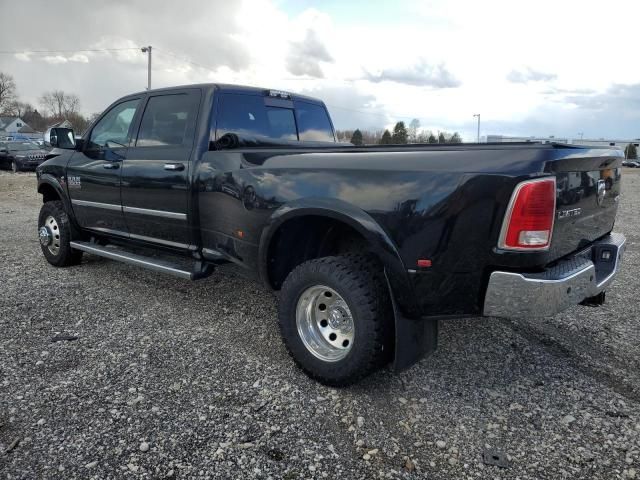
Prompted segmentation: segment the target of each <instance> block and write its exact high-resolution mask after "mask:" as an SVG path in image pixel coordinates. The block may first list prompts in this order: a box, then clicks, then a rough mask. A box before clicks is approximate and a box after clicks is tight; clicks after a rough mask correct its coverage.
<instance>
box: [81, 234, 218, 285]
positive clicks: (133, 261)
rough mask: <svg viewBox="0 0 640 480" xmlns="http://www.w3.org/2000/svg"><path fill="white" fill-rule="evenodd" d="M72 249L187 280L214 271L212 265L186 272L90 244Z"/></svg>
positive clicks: (137, 256)
mask: <svg viewBox="0 0 640 480" xmlns="http://www.w3.org/2000/svg"><path fill="white" fill-rule="evenodd" d="M71 248H74V249H76V250H82V251H83V252H87V253H91V254H93V255H98V256H100V257H104V258H108V259H110V260H116V261H118V262H123V263H128V264H129V265H135V266H137V267H142V268H146V269H148V270H154V271H156V272H161V273H166V274H169V275H173V276H174V277H179V278H184V279H185V280H198V279H200V278H204V277H207V276H209V275H210V274H211V272H212V271H213V266H212V265H203V266H202V268H200V269H195V270H186V269H185V268H184V267H183V266H181V265H178V264H175V263H171V262H168V261H165V260H162V259H158V258H155V257H145V256H143V255H137V254H135V253H130V252H125V251H123V250H117V249H114V248H107V247H103V246H101V245H97V244H95V243H90V242H78V241H74V242H71Z"/></svg>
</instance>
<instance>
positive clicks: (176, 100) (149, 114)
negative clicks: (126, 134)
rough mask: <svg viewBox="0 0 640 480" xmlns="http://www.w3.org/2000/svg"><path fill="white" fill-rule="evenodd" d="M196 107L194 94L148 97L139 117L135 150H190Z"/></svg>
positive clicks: (198, 100) (197, 99) (197, 101)
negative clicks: (140, 120) (171, 148)
mask: <svg viewBox="0 0 640 480" xmlns="http://www.w3.org/2000/svg"><path fill="white" fill-rule="evenodd" d="M199 103H200V98H199V95H197V94H195V93H191V94H187V93H185V94H177V95H176V94H174V95H161V96H156V97H151V98H150V99H149V101H148V102H147V106H146V108H145V109H144V114H143V115H142V122H141V124H140V132H139V133H138V139H137V141H136V147H170V146H173V147H175V146H190V145H191V144H192V143H193V137H194V133H195V126H196V117H197V115H198V104H199Z"/></svg>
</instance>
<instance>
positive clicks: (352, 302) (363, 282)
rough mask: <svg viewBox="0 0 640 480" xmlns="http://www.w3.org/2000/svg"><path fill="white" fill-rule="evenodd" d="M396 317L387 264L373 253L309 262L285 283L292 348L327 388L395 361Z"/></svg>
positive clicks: (284, 321)
mask: <svg viewBox="0 0 640 480" xmlns="http://www.w3.org/2000/svg"><path fill="white" fill-rule="evenodd" d="M392 315H393V313H392V308H391V300H390V297H389V292H388V288H387V286H386V283H385V281H384V277H383V275H382V266H381V265H380V264H379V262H378V261H377V259H376V258H375V257H373V256H370V255H358V254H348V255H343V256H337V257H323V258H318V259H314V260H310V261H307V262H304V263H303V264H301V265H299V266H298V267H296V268H295V269H294V270H293V271H292V272H291V273H290V274H289V275H288V276H287V278H286V280H285V282H284V284H283V285H282V290H281V294H280V304H279V323H280V331H281V333H282V338H283V340H284V343H285V345H286V347H287V350H288V351H289V353H290V355H291V356H292V357H293V360H294V361H295V362H296V364H297V365H298V366H299V367H300V368H301V369H302V370H303V371H304V372H305V373H306V374H307V375H309V376H310V377H312V378H314V379H316V380H318V381H319V382H321V383H323V384H326V385H331V386H346V385H350V384H353V383H355V382H357V381H358V380H360V379H362V378H363V377H365V376H367V375H369V374H370V373H372V372H374V371H375V370H376V369H378V368H379V367H381V366H382V365H384V364H385V363H387V362H388V361H389V359H390V358H391V353H392V345H393V330H392V327H393V322H392V318H393V317H392Z"/></svg>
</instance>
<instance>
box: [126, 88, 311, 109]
mask: <svg viewBox="0 0 640 480" xmlns="http://www.w3.org/2000/svg"><path fill="white" fill-rule="evenodd" d="M185 88H201V89H213V90H216V91H218V92H221V93H222V92H224V93H239V94H244V95H260V96H264V95H265V92H268V91H278V92H286V93H288V94H289V95H290V96H291V99H292V100H303V101H305V102H310V103H315V104H318V105H324V102H323V101H322V100H320V99H318V98H313V97H308V96H306V95H300V94H297V93H293V92H289V91H286V90H280V89H274V88H262V87H249V86H246V85H233V84H229V83H195V84H191V85H179V86H175V87H166V88H154V89H151V90H144V91H142V92H136V93H134V94H132V95H142V94H145V93H163V92H170V91H172V90H183V89H185ZM128 96H129V95H127V97H128Z"/></svg>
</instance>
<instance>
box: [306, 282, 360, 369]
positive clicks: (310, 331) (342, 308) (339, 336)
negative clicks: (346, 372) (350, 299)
mask: <svg viewBox="0 0 640 480" xmlns="http://www.w3.org/2000/svg"><path fill="white" fill-rule="evenodd" d="M296 326H297V328H298V335H300V339H301V340H302V343H304V345H305V347H307V350H309V351H310V352H311V353H312V354H313V355H314V356H315V357H317V358H319V359H320V360H323V361H325V362H337V361H339V360H342V359H343V358H345V357H346V356H347V355H348V354H349V352H350V351H351V347H352V346H353V340H354V336H355V325H354V322H353V316H352V315H351V311H350V310H349V306H348V305H347V302H345V301H344V299H343V298H342V297H341V296H340V294H338V292H336V291H335V290H334V289H332V288H330V287H326V286H324V285H316V286H313V287H310V288H307V289H306V290H305V291H304V292H303V293H302V295H300V298H299V299H298V305H297V307H296Z"/></svg>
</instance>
